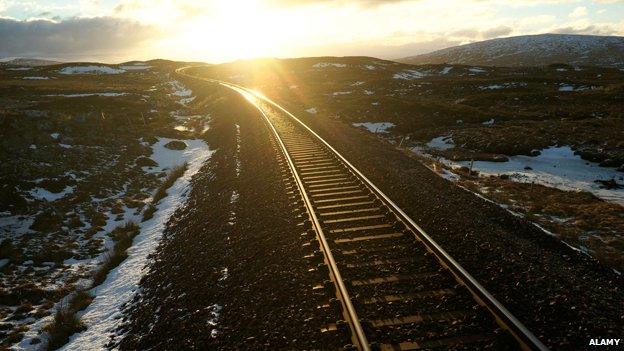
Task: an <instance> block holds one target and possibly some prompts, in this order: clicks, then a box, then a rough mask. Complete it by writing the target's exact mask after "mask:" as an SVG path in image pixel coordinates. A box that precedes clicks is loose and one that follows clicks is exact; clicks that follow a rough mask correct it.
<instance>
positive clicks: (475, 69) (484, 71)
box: [468, 67, 487, 73]
mask: <svg viewBox="0 0 624 351" xmlns="http://www.w3.org/2000/svg"><path fill="white" fill-rule="evenodd" d="M468 71H470V72H471V73H487V71H486V70H484V69H483V68H479V67H471V68H468Z"/></svg>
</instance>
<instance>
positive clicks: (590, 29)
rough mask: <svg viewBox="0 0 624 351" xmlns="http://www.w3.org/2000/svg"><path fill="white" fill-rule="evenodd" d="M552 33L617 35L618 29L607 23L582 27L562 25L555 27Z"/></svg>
mask: <svg viewBox="0 0 624 351" xmlns="http://www.w3.org/2000/svg"><path fill="white" fill-rule="evenodd" d="M552 32H553V33H556V34H590V35H617V34H618V31H617V30H616V29H615V28H613V27H611V26H608V25H604V26H596V25H590V26H587V27H583V28H574V27H562V28H557V29H555V30H554V31H552Z"/></svg>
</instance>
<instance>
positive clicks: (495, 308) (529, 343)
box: [176, 67, 549, 351]
mask: <svg viewBox="0 0 624 351" xmlns="http://www.w3.org/2000/svg"><path fill="white" fill-rule="evenodd" d="M187 68H189V67H182V68H179V69H177V70H176V73H177V74H180V75H182V76H185V77H189V78H193V79H198V80H203V81H207V82H211V83H218V84H221V85H223V86H226V87H229V88H231V89H234V90H236V91H238V92H239V93H242V92H245V93H246V94H251V95H253V96H254V97H255V98H256V99H260V100H263V101H264V102H266V103H269V104H271V105H272V106H274V107H276V108H277V109H279V110H281V111H282V112H283V113H285V114H286V115H288V116H289V117H290V118H292V119H293V120H294V121H296V122H297V123H298V124H299V125H300V126H301V127H303V128H304V129H305V130H306V131H308V132H309V133H310V134H312V135H313V136H314V137H315V138H316V139H317V140H318V141H320V142H321V143H322V144H323V145H325V147H327V149H328V150H330V151H331V152H332V153H333V154H334V155H335V156H337V157H338V159H339V160H341V161H342V162H343V163H344V164H345V165H346V166H347V168H348V169H349V170H350V171H351V172H352V173H353V174H355V175H356V176H357V177H358V178H360V180H361V181H362V182H363V183H364V184H365V185H367V186H368V187H369V188H370V189H371V190H372V191H373V192H374V193H375V195H377V196H378V197H379V199H380V200H382V201H383V202H384V203H385V204H386V205H387V206H388V207H390V209H392V210H393V211H394V212H395V213H396V214H397V215H398V217H399V219H400V220H401V221H403V222H404V223H405V224H406V225H407V226H408V227H410V228H411V229H412V232H413V233H414V235H415V236H416V238H417V239H418V240H420V241H422V242H423V244H424V245H425V246H426V247H427V248H428V250H429V251H430V252H432V253H433V254H434V255H435V256H436V257H437V258H438V260H439V261H441V262H442V263H443V265H445V266H446V267H447V268H448V269H449V270H450V271H451V272H452V273H453V274H454V275H455V276H456V277H457V279H458V280H459V281H460V282H461V283H463V284H464V285H465V286H466V287H467V288H468V290H469V291H470V292H471V293H472V295H473V296H474V297H475V298H476V299H477V300H478V301H480V302H481V303H482V304H483V305H484V306H485V307H486V308H487V309H488V310H489V311H490V312H491V313H492V314H493V315H494V316H495V317H496V320H497V321H498V322H499V324H502V325H501V326H502V327H503V328H504V329H507V330H508V331H509V332H511V334H512V335H513V336H514V337H515V338H516V339H517V340H518V341H519V342H520V344H521V345H522V346H523V348H525V349H528V350H539V351H548V350H549V349H548V348H547V347H546V345H544V344H543V343H542V342H541V341H540V340H539V339H538V338H537V337H536V336H535V335H534V334H533V333H532V332H531V331H530V330H529V329H528V328H526V326H524V324H522V322H520V321H519V320H518V319H517V318H516V317H515V316H514V315H513V314H512V313H511V312H510V311H509V310H507V309H506V308H505V307H504V306H503V305H502V304H501V303H500V302H499V301H498V300H497V299H496V298H495V297H494V296H492V294H490V293H489V292H488V291H487V290H486V289H485V287H483V286H482V285H481V284H480V283H479V282H478V281H477V280H476V279H475V278H474V277H473V276H472V275H471V274H470V273H468V271H466V270H465V269H464V268H463V267H462V266H461V265H460V264H459V263H458V262H457V261H456V260H455V259H453V258H452V257H451V256H450V255H449V254H448V253H447V252H446V250H444V249H443V248H442V247H441V246H440V245H439V244H438V243H437V242H435V241H434V240H433V238H431V237H430V236H429V235H428V234H427V233H426V232H425V231H424V229H422V228H421V227H420V226H419V225H418V224H416V222H415V221H414V220H413V219H411V218H410V217H409V216H408V215H407V214H406V213H405V212H404V211H403V210H402V209H401V208H400V207H399V206H398V205H396V204H395V203H394V201H392V200H391V199H390V198H389V197H388V196H387V195H386V194H384V193H383V192H382V191H381V190H380V189H379V188H378V187H377V186H375V184H373V183H372V182H371V181H370V180H369V179H368V178H367V177H366V176H365V175H364V174H363V173H362V172H360V170H358V169H357V168H356V167H355V166H353V165H352V164H351V163H350V162H349V161H348V160H347V159H346V158H345V157H344V156H342V155H341V154H340V153H339V152H338V151H337V150H336V149H334V147H332V146H331V145H330V144H329V143H328V142H327V141H325V140H324V139H323V138H322V137H321V136H319V135H318V134H317V133H316V132H315V131H313V130H312V129H311V128H310V127H308V126H307V125H306V124H305V123H304V122H303V121H301V120H300V119H299V118H297V117H296V116H295V115H293V114H292V113H290V112H289V111H288V110H286V109H285V108H283V107H282V106H280V105H279V104H278V103H276V102H275V101H273V100H271V99H270V98H268V97H266V96H264V95H263V94H261V93H258V92H256V91H254V90H252V89H248V88H245V87H242V86H240V85H237V84H233V83H229V82H225V81H220V80H216V79H209V78H203V77H197V76H192V75H189V74H186V73H184V72H183V71H184V70H185V69H187ZM259 110H260V111H261V112H262V114H263V116H264V118H265V119H267V121H268V118H267V116H266V115H265V114H264V111H262V110H261V109H259ZM269 125H270V126H271V128H272V130H273V132H274V133H275V134H276V137H277V138H278V140H280V139H279V136H278V134H277V131H276V130H275V127H273V125H272V124H271V123H270V121H269ZM280 145H282V147H284V145H283V143H282V142H281V140H280ZM283 151H284V152H285V153H286V155H287V159H288V160H289V166H290V167H293V168H292V170H293V174H296V172H295V170H294V164H292V160H291V159H290V157H289V156H288V153H287V151H285V149H283ZM298 180H299V181H300V179H298ZM298 185H299V186H300V187H301V190H302V194H304V196H305V197H306V198H307V195H305V191H304V190H303V184H298ZM308 201H309V199H308ZM308 205H310V204H308V203H306V206H308ZM309 212H310V215H311V216H313V218H314V219H315V225H319V223H318V219H316V215H315V214H314V211H313V209H312V207H310V208H309ZM319 229H320V225H319ZM325 244H326V242H325ZM329 253H330V254H331V252H329ZM332 258H333V257H332ZM334 264H335V262H334ZM336 271H337V269H336ZM337 273H338V274H340V273H339V272H337ZM343 286H344V283H343ZM345 292H346V289H345ZM346 296H348V293H347V295H346ZM349 304H350V301H349ZM351 307H352V306H351ZM353 313H354V314H355V311H353ZM355 315H357V314H355ZM357 322H358V324H359V320H357ZM360 328H361V326H360ZM364 340H365V336H364ZM366 346H367V347H368V343H366Z"/></svg>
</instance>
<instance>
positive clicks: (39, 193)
mask: <svg viewBox="0 0 624 351" xmlns="http://www.w3.org/2000/svg"><path fill="white" fill-rule="evenodd" d="M75 189H76V187H73V186H66V187H65V189H63V191H61V192H60V193H53V192H51V191H49V190H47V189H44V188H39V187H37V188H34V189H32V190H30V191H29V192H28V193H29V194H30V196H32V197H33V198H35V199H37V200H46V201H48V202H52V201H56V200H58V199H62V198H64V197H65V196H67V195H68V194H71V193H73V192H74V190H75Z"/></svg>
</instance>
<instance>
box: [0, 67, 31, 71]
mask: <svg viewBox="0 0 624 351" xmlns="http://www.w3.org/2000/svg"><path fill="white" fill-rule="evenodd" d="M31 69H32V67H10V68H7V69H6V70H7V71H30V70H31Z"/></svg>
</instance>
